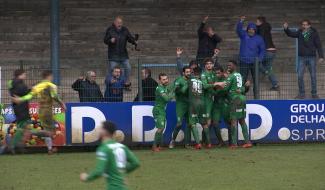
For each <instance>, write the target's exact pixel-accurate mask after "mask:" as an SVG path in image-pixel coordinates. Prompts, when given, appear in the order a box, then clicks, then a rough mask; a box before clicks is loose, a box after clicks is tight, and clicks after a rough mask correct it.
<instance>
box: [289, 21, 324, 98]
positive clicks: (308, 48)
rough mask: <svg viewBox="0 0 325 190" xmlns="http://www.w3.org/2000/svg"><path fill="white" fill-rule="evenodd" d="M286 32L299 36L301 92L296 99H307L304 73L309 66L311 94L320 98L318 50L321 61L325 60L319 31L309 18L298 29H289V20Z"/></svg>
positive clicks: (292, 35)
mask: <svg viewBox="0 0 325 190" xmlns="http://www.w3.org/2000/svg"><path fill="white" fill-rule="evenodd" d="M283 28H284V32H285V33H286V34H287V36H289V37H292V38H298V56H299V61H298V65H297V72H298V87H299V94H298V95H297V96H296V99H305V84H304V73H305V67H306V66H307V68H308V70H309V73H310V78H311V88H312V90H311V94H312V98H313V99H318V98H319V97H318V95H317V84H316V83H317V81H316V51H317V52H318V57H319V62H324V54H323V48H322V43H321V41H320V38H319V35H318V32H317V30H316V29H315V28H313V27H312V26H311V22H310V21H309V20H303V21H302V22H301V28H300V29H299V30H298V31H293V30H290V29H289V25H288V23H287V22H285V23H284V24H283Z"/></svg>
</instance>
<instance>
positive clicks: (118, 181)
mask: <svg viewBox="0 0 325 190" xmlns="http://www.w3.org/2000/svg"><path fill="white" fill-rule="evenodd" d="M115 131H116V126H115V124H114V123H112V122H109V121H105V122H103V124H102V127H101V128H100V130H99V136H100V140H101V145H100V146H99V147H98V148H97V151H96V157H97V158H96V160H97V164H96V167H95V169H94V170H93V171H92V172H90V173H89V174H88V173H81V174H80V180H81V181H84V182H89V181H92V180H95V179H97V178H99V177H101V176H104V177H106V182H107V189H108V190H127V187H126V185H125V181H124V176H125V174H126V173H130V172H132V171H134V170H135V169H137V168H138V167H139V166H140V163H139V160H138V159H137V158H136V157H135V155H134V154H133V153H132V152H131V151H130V150H129V149H128V148H127V147H126V146H125V145H123V144H120V143H118V142H116V141H115V140H113V136H114V134H115Z"/></svg>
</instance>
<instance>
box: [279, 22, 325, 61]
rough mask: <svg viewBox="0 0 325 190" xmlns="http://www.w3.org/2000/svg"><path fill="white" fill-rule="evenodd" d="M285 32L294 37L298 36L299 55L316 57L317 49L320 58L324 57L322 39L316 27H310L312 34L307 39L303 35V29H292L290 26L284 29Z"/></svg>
mask: <svg viewBox="0 0 325 190" xmlns="http://www.w3.org/2000/svg"><path fill="white" fill-rule="evenodd" d="M284 32H285V33H286V34H287V36H289V37H292V38H298V55H299V56H303V57H307V56H311V57H315V56H316V51H317V52H318V56H319V58H324V53H323V48H322V43H321V41H320V38H319V35H318V32H317V30H316V29H315V28H312V27H311V28H310V32H311V33H310V36H309V38H307V39H305V38H304V36H303V31H302V29H299V30H298V31H292V30H290V29H289V28H287V29H284Z"/></svg>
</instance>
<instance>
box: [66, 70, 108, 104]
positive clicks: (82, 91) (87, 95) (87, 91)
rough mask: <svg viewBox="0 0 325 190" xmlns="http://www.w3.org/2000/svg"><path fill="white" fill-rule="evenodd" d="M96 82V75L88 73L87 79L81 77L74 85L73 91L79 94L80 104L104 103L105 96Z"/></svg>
mask: <svg viewBox="0 0 325 190" xmlns="http://www.w3.org/2000/svg"><path fill="white" fill-rule="evenodd" d="M95 80H96V73H95V72H94V71H88V72H87V75H86V77H80V78H79V79H77V80H76V81H75V82H74V83H73V84H72V89H73V90H75V91H77V92H78V93H79V99H80V102H102V101H103V94H102V92H101V91H100V87H99V85H98V84H97V83H96V81H95Z"/></svg>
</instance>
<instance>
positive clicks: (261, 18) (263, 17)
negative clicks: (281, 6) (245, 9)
mask: <svg viewBox="0 0 325 190" xmlns="http://www.w3.org/2000/svg"><path fill="white" fill-rule="evenodd" d="M257 20H259V21H261V22H262V23H266V18H265V16H259V17H257Z"/></svg>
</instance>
